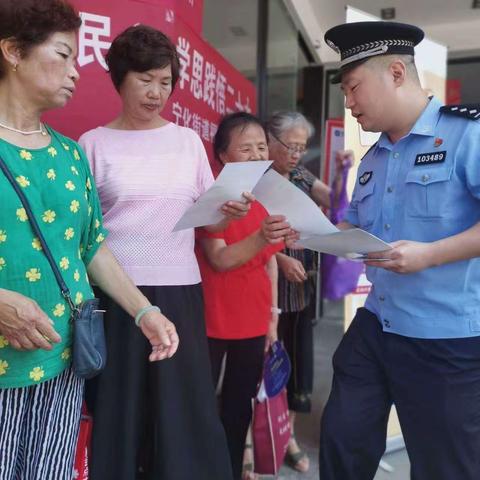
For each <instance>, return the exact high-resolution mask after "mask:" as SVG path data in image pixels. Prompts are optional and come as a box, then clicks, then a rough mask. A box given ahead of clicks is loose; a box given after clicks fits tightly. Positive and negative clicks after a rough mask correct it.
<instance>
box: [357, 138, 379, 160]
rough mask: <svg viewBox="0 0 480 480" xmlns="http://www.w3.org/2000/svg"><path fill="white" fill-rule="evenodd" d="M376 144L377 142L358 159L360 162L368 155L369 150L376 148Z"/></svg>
mask: <svg viewBox="0 0 480 480" xmlns="http://www.w3.org/2000/svg"><path fill="white" fill-rule="evenodd" d="M377 143H378V142H375V143H374V144H373V145H372V146H371V147H370V148H369V149H368V150H367V151H366V152H365V155H364V156H363V157H362V158H361V159H360V161H362V160H363V159H364V158H365V157H366V156H367V155H368V154H369V153H370V150H371V149H372V148H374V147H376V146H377Z"/></svg>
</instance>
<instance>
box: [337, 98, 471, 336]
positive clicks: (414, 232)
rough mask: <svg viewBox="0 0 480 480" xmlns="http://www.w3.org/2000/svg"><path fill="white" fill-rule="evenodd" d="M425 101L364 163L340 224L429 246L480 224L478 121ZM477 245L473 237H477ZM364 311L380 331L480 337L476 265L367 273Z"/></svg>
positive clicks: (384, 137) (387, 238)
mask: <svg viewBox="0 0 480 480" xmlns="http://www.w3.org/2000/svg"><path fill="white" fill-rule="evenodd" d="M441 106H442V105H441V103H440V102H439V101H438V100H436V99H432V100H430V102H429V104H428V105H427V107H426V108H425V110H424V111H423V113H422V114H421V115H420V117H419V118H418V120H417V122H416V123H415V125H414V126H413V128H412V130H411V131H410V133H409V134H408V135H406V136H405V137H403V138H402V139H401V140H399V141H398V142H397V143H395V144H392V143H391V142H390V140H389V139H388V136H387V135H386V134H382V136H381V137H380V139H379V141H378V143H377V144H376V145H375V146H374V147H373V148H371V149H370V151H369V152H368V153H367V154H366V155H365V157H364V158H363V160H362V162H361V164H360V167H359V170H358V175H357V180H356V183H355V188H354V191H353V196H352V202H351V205H350V208H349V210H348V212H347V216H346V218H345V220H347V221H348V222H350V223H351V224H353V225H356V226H359V227H360V228H362V229H364V230H366V231H368V232H370V233H373V234H374V235H376V236H378V237H380V238H381V239H383V240H385V241H386V242H393V241H396V240H414V241H418V242H433V241H436V240H439V239H442V238H446V237H450V236H452V235H456V234H458V233H460V232H463V231H464V230H467V229H468V228H470V227H472V226H473V225H475V224H476V223H478V222H479V221H480V122H476V121H472V120H468V119H466V118H461V117H456V116H452V115H449V114H446V113H442V112H440V111H439V109H440V107H441ZM479 242H480V238H479ZM367 277H368V279H369V280H370V282H372V284H373V288H372V290H371V292H370V294H369V296H368V298H367V302H366V305H365V306H366V308H368V309H369V310H370V311H372V312H373V313H375V314H376V315H377V317H378V318H379V320H380V321H381V323H382V326H383V330H384V331H387V332H392V333H396V334H400V335H404V336H408V337H416V338H460V337H472V336H478V335H480V258H473V259H470V260H463V261H459V262H454V263H449V264H446V265H441V266H439V267H432V268H428V269H426V270H423V271H421V272H417V273H412V274H398V273H394V272H390V271H387V270H384V269H382V268H373V267H367Z"/></svg>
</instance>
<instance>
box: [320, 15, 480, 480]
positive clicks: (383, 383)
mask: <svg viewBox="0 0 480 480" xmlns="http://www.w3.org/2000/svg"><path fill="white" fill-rule="evenodd" d="M325 39H326V41H327V43H328V44H329V45H330V46H331V47H332V48H334V49H335V50H337V51H338V52H339V53H340V54H341V69H340V72H339V75H338V77H337V78H336V81H337V82H341V87H342V90H343V92H344V94H345V105H346V108H348V109H349V110H350V111H351V113H352V115H353V116H354V117H355V118H356V120H357V122H358V123H359V124H360V125H361V126H362V127H363V129H364V130H367V131H371V132H381V136H380V139H379V141H378V142H377V143H376V144H375V145H374V146H373V147H372V148H371V149H370V150H369V151H368V153H367V154H366V155H365V157H364V158H363V160H362V162H361V165H360V167H359V170H358V177H357V180H356V184H355V189H354V192H353V197H352V202H351V206H350V209H349V211H348V214H347V217H346V222H345V223H344V224H343V225H342V228H351V227H352V226H358V227H360V228H362V229H364V230H367V231H368V232H371V233H373V234H374V235H377V236H378V237H380V238H382V239H383V240H385V241H386V242H389V243H390V245H391V247H392V248H391V249H390V250H387V251H384V252H377V253H374V254H369V259H368V260H367V261H366V265H367V276H368V278H369V280H370V281H371V282H372V284H373V287H372V290H371V292H370V294H369V296H368V299H367V301H366V304H365V308H361V309H359V310H358V311H357V314H356V316H355V318H354V320H353V323H352V324H351V326H350V328H349V329H348V331H347V332H346V334H345V336H344V338H343V339H342V341H341V343H340V345H339V347H338V349H337V351H336V352H335V355H334V358H333V366H334V379H333V385H332V391H331V394H330V398H329V400H328V403H327V405H326V408H325V410H324V414H323V419H322V430H321V442H320V476H321V480H371V479H373V477H374V476H375V472H376V470H377V467H378V464H379V461H380V458H381V456H382V454H383V453H384V450H385V442H386V432H387V421H388V415H389V411H390V408H391V405H392V403H394V404H395V406H396V408H397V411H398V416H399V419H400V424H401V427H402V432H403V435H404V439H405V443H406V447H407V451H408V454H409V457H410V461H411V475H412V477H411V478H412V479H414V480H479V479H480V258H479V256H480V123H479V122H476V121H475V119H476V118H480V108H477V107H476V106H471V105H470V106H457V107H442V105H441V103H440V101H438V100H437V99H435V98H434V97H431V98H429V97H428V96H427V94H426V93H425V91H424V90H423V89H422V87H421V85H420V82H419V79H418V74H417V71H416V67H415V63H414V46H415V45H417V44H418V43H419V42H420V41H421V40H422V39H423V32H422V31H421V30H420V29H419V28H417V27H414V26H412V25H405V24H399V23H391V22H360V23H351V24H345V25H339V26H336V27H334V28H332V29H330V30H329V31H328V32H327V33H326V35H325ZM375 259H377V260H375Z"/></svg>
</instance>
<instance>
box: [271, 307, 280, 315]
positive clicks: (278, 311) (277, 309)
mask: <svg viewBox="0 0 480 480" xmlns="http://www.w3.org/2000/svg"><path fill="white" fill-rule="evenodd" d="M270 311H271V312H272V313H278V314H279V315H280V314H281V313H282V309H281V308H278V307H272V308H271V309H270Z"/></svg>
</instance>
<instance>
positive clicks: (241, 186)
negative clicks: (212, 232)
mask: <svg viewBox="0 0 480 480" xmlns="http://www.w3.org/2000/svg"><path fill="white" fill-rule="evenodd" d="M271 164H272V162H271V161H256V162H238V163H227V165H225V167H223V170H222V171H221V172H220V175H219V176H218V177H217V179H216V181H215V183H214V184H213V185H212V186H211V187H210V188H209V189H208V190H207V191H206V192H205V193H204V194H203V195H201V196H200V197H199V198H198V200H197V201H196V202H195V203H194V204H193V205H192V206H191V207H190V208H189V209H188V210H187V211H186V212H185V213H184V214H183V216H182V218H180V220H179V221H178V222H177V224H176V225H175V228H174V229H173V231H174V232H177V231H179V230H185V229H187V228H193V227H203V226H204V225H213V224H215V223H218V222H220V221H221V220H222V219H223V214H222V212H221V211H220V208H221V206H222V205H223V204H224V203H225V202H228V201H229V200H237V201H241V200H242V198H243V197H242V193H243V192H251V191H252V190H253V188H254V187H255V185H256V184H257V182H258V180H259V179H260V177H261V176H262V175H263V173H264V172H265V170H266V169H267V168H268V167H269V166H270V165H271Z"/></svg>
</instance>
